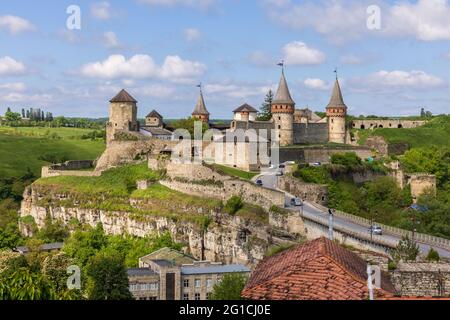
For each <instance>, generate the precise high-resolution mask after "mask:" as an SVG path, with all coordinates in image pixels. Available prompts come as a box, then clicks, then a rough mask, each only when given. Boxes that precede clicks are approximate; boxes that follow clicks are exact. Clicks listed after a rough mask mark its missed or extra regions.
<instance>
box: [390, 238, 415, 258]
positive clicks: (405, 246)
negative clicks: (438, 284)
mask: <svg viewBox="0 0 450 320" xmlns="http://www.w3.org/2000/svg"><path fill="white" fill-rule="evenodd" d="M419 253H420V248H419V246H418V245H417V244H416V243H415V242H414V241H412V240H411V239H410V238H409V237H403V239H402V240H400V241H399V243H398V245H397V247H396V248H395V249H394V250H393V251H392V258H393V260H394V261H395V262H396V263H398V262H399V261H416V259H417V257H418V256H419Z"/></svg>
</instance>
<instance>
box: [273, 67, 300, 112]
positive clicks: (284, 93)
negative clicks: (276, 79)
mask: <svg viewBox="0 0 450 320" xmlns="http://www.w3.org/2000/svg"><path fill="white" fill-rule="evenodd" d="M273 103H277V104H295V102H294V100H293V99H292V97H291V93H290V92H289V87H288V84H287V81H286V77H285V76H284V70H283V71H282V72H281V79H280V84H279V85H278V91H277V94H276V96H275V99H274V100H273Z"/></svg>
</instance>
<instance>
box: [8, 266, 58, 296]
mask: <svg viewBox="0 0 450 320" xmlns="http://www.w3.org/2000/svg"><path fill="white" fill-rule="evenodd" d="M54 299H56V293H55V291H54V289H53V287H52V285H51V284H50V282H49V281H48V280H47V279H46V278H45V276H43V275H42V274H39V273H33V272H31V271H30V270H29V269H26V268H21V269H19V270H17V271H16V272H14V273H12V274H11V275H6V276H5V275H3V274H0V300H54Z"/></svg>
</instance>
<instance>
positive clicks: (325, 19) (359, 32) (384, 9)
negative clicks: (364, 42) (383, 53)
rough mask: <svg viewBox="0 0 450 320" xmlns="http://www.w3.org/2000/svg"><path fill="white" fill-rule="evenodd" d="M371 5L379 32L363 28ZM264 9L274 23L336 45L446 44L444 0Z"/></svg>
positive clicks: (284, 4) (449, 7)
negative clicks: (400, 40)
mask: <svg viewBox="0 0 450 320" xmlns="http://www.w3.org/2000/svg"><path fill="white" fill-rule="evenodd" d="M274 3H276V5H274ZM373 4H376V5H378V6H379V7H380V9H381V11H380V12H381V29H380V30H369V28H367V20H368V18H369V15H368V13H367V8H368V7H369V6H370V5H373ZM265 7H266V11H267V13H268V15H269V16H270V17H271V20H273V21H274V22H275V23H278V24H282V25H284V26H287V27H289V28H292V29H294V30H304V29H313V30H315V31H316V32H318V33H320V34H322V35H325V36H326V37H328V39H329V40H330V41H331V42H333V43H337V44H342V43H344V42H346V41H349V40H356V39H360V38H362V37H364V36H368V35H374V36H385V37H413V38H416V39H418V40H421V41H438V40H450V19H448V17H449V16H450V4H449V1H448V0H418V1H415V2H413V3H411V2H409V1H402V2H396V3H394V4H393V3H391V2H390V1H387V0H378V1H373V0H333V1H328V0H318V1H311V0H309V1H304V2H301V3H294V2H293V1H290V0H266V1H265ZM318 17H320V19H318Z"/></svg>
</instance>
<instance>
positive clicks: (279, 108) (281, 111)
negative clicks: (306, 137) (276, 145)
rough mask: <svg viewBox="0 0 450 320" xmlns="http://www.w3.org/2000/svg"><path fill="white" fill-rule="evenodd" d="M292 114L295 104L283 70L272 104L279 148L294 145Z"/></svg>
mask: <svg viewBox="0 0 450 320" xmlns="http://www.w3.org/2000/svg"><path fill="white" fill-rule="evenodd" d="M294 113H295V102H294V100H293V99H292V97H291V93H290V92H289V87H288V85H287V81H286V77H285V76H284V69H283V71H282V73H281V79H280V84H279V86H278V91H277V94H276V96H275V98H274V100H273V102H272V119H273V122H274V125H275V131H276V133H277V135H278V137H279V140H280V146H281V147H285V146H290V145H293V144H294Z"/></svg>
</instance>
